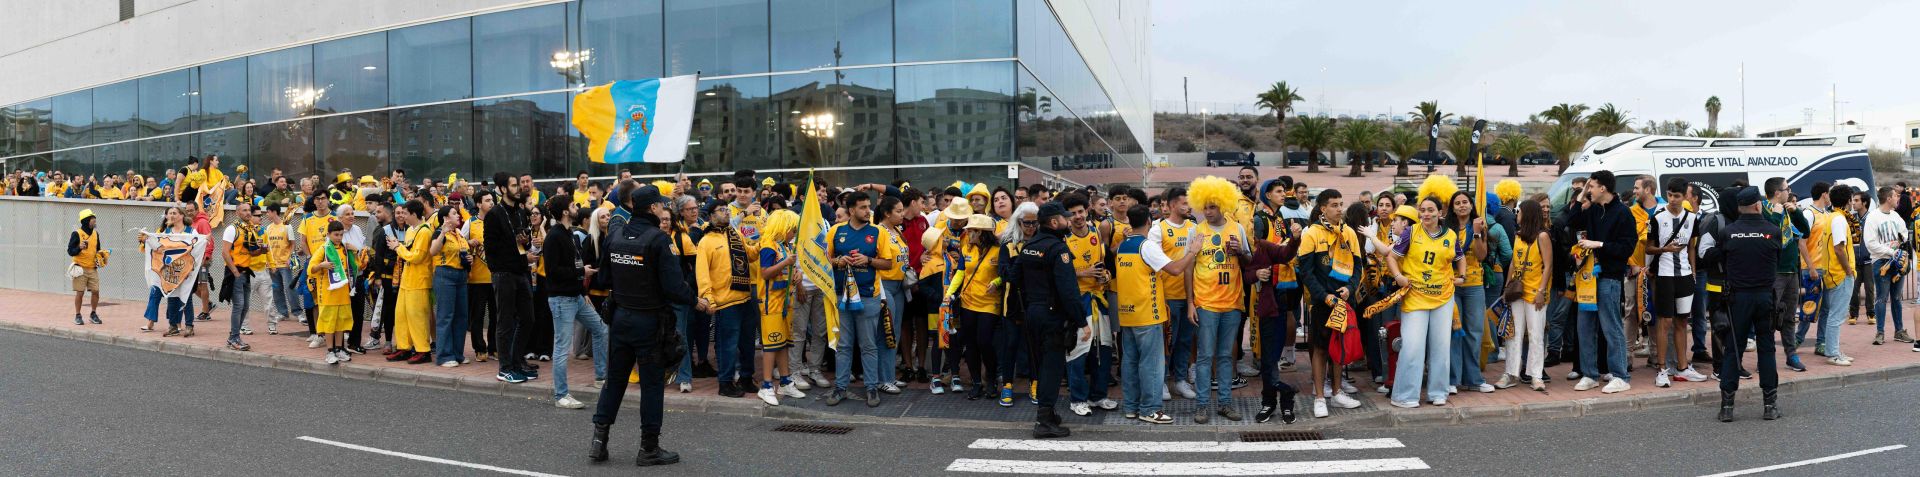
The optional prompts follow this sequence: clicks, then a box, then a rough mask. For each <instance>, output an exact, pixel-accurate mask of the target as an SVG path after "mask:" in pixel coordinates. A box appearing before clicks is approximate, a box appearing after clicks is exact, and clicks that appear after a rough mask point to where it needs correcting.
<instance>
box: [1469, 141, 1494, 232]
mask: <svg viewBox="0 0 1920 477" xmlns="http://www.w3.org/2000/svg"><path fill="white" fill-rule="evenodd" d="M1473 173H1474V176H1475V177H1476V181H1475V182H1474V186H1473V207H1474V212H1475V213H1478V214H1480V215H1481V216H1485V215H1487V191H1489V190H1493V189H1491V188H1488V187H1487V152H1486V151H1480V155H1479V156H1478V157H1475V158H1474V163H1473ZM1488 221H1489V222H1491V221H1492V220H1491V219H1489V220H1488Z"/></svg>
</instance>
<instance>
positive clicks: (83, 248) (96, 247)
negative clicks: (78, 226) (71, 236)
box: [73, 228, 101, 269]
mask: <svg viewBox="0 0 1920 477" xmlns="http://www.w3.org/2000/svg"><path fill="white" fill-rule="evenodd" d="M73 233H76V234H80V254H79V255H74V256H73V264H74V265H79V266H80V268H85V269H93V268H97V267H99V266H100V256H101V253H100V229H98V228H95V229H94V230H93V231H92V232H82V231H79V230H75V231H73Z"/></svg>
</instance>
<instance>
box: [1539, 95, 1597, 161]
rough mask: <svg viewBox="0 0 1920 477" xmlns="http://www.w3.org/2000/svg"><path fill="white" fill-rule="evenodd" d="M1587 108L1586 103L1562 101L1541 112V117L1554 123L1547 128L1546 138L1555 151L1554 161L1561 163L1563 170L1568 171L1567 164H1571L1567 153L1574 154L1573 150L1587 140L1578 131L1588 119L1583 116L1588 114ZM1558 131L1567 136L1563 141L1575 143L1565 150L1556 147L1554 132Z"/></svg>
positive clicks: (1550, 149) (1549, 147)
mask: <svg viewBox="0 0 1920 477" xmlns="http://www.w3.org/2000/svg"><path fill="white" fill-rule="evenodd" d="M1587 109H1588V108H1587V105H1585V104H1567V103H1560V104H1556V105H1553V107H1551V108H1547V110H1546V111H1541V112H1540V117H1541V118H1544V119H1546V120H1547V121H1549V122H1552V123H1553V124H1552V126H1550V127H1548V128H1547V132H1546V134H1545V139H1546V142H1547V150H1548V151H1549V152H1552V153H1553V157H1554V161H1555V162H1559V163H1560V170H1561V171H1566V170H1567V166H1568V165H1570V164H1571V163H1570V162H1569V161H1568V158H1567V155H1568V154H1572V151H1573V150H1575V149H1579V148H1580V146H1581V145H1583V143H1585V142H1586V140H1585V139H1581V138H1580V134H1579V133H1578V132H1579V130H1580V129H1582V125H1583V123H1585V122H1586V121H1587V120H1586V118H1583V117H1582V116H1584V115H1586V114H1587ZM1556 133H1558V134H1561V135H1562V136H1565V137H1563V138H1561V139H1562V140H1563V141H1569V142H1573V143H1574V144H1573V145H1571V146H1568V147H1567V149H1566V150H1565V151H1562V150H1559V149H1554V148H1553V144H1554V134H1556ZM1568 138H1571V139H1568ZM1562 145H1565V144H1562Z"/></svg>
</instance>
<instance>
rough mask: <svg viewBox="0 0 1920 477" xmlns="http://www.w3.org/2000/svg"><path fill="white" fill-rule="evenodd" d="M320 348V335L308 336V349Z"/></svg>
mask: <svg viewBox="0 0 1920 477" xmlns="http://www.w3.org/2000/svg"><path fill="white" fill-rule="evenodd" d="M318 347H320V335H310V336H307V349H314V348H318Z"/></svg>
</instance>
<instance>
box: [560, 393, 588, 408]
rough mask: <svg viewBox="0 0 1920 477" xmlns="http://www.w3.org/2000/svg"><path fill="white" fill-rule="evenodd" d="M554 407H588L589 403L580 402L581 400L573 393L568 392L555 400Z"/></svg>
mask: <svg viewBox="0 0 1920 477" xmlns="http://www.w3.org/2000/svg"><path fill="white" fill-rule="evenodd" d="M553 407H557V408H561V409H583V408H586V407H587V403H583V402H580V400H578V399H574V398H573V395H572V394H568V395H565V396H560V399H555V400H553Z"/></svg>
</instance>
